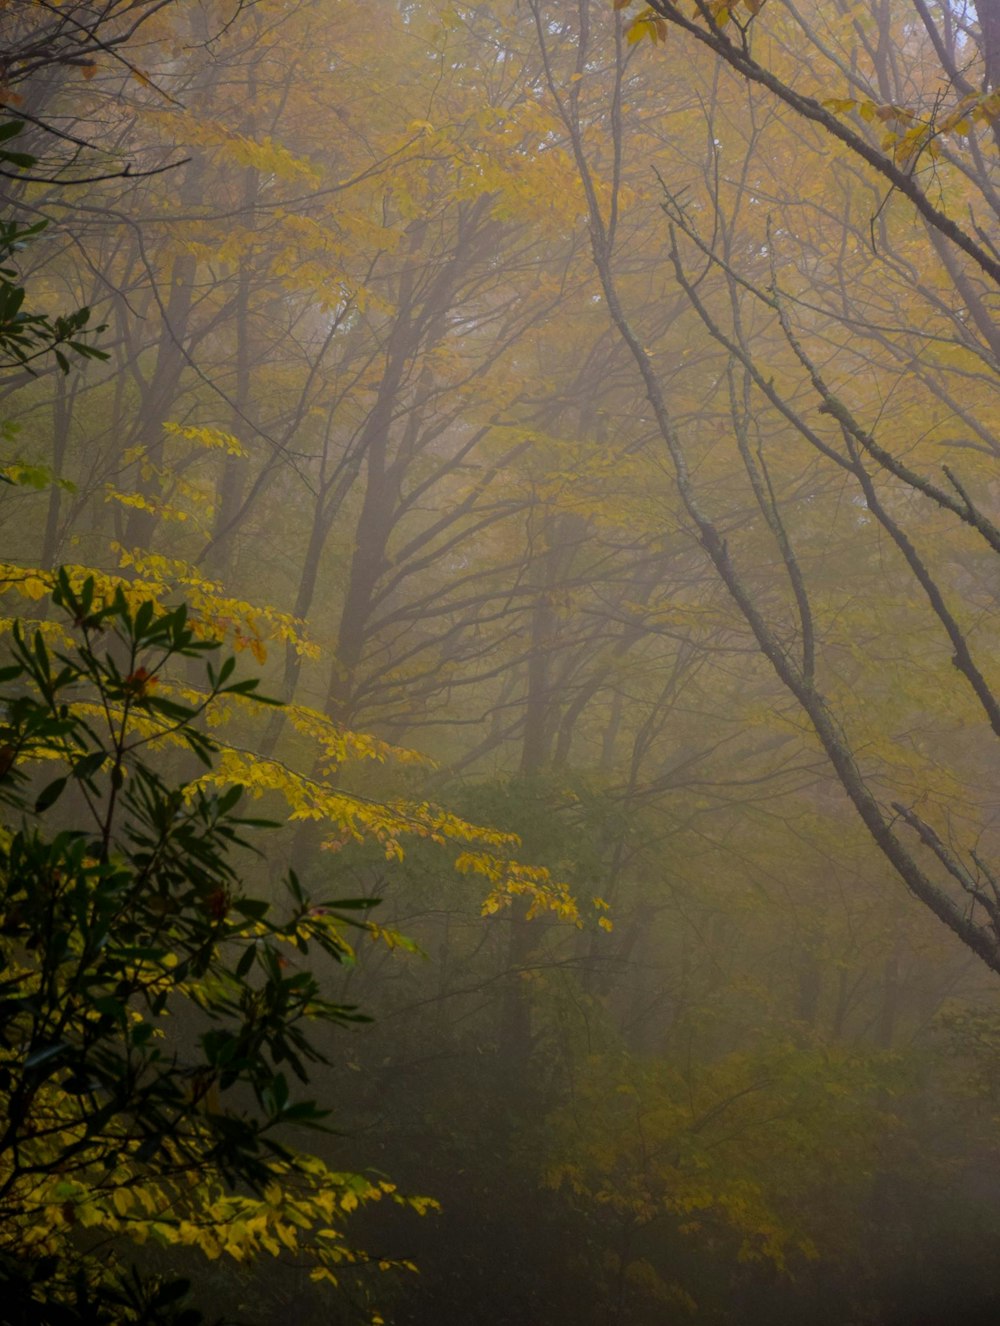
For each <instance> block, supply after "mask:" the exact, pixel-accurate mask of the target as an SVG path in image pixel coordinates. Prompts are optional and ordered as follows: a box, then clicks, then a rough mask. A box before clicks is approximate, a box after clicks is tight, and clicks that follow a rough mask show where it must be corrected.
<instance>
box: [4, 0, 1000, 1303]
mask: <svg viewBox="0 0 1000 1326" xmlns="http://www.w3.org/2000/svg"><path fill="white" fill-rule="evenodd" d="M140 20H141V21H140ZM0 21H2V23H3V26H4V29H5V31H6V32H9V34H10V39H9V42H8V43H6V44H7V47H8V55H7V57H6V58H5V65H4V67H5V70H6V75H5V82H4V83H3V85H2V87H0V97H2V99H3V104H4V116H5V119H6V120H8V121H17V122H19V123H21V124H22V125H23V128H22V130H21V132H20V133H19V134H18V135H17V143H16V146H17V149H18V150H19V151H22V152H24V153H25V154H27V155H30V157H31V158H32V159H33V164H32V165H31V167H30V169H28V168H25V167H24V166H23V164H22V165H20V166H18V165H17V163H14V165H13V166H12V168H11V169H8V170H5V171H4V172H3V174H2V176H0V178H2V179H3V182H4V185H5V195H6V198H7V215H8V216H11V217H17V218H19V219H20V221H21V223H22V224H24V225H31V224H34V223H35V222H37V221H39V220H44V221H46V223H47V224H46V227H45V229H44V230H42V231H40V232H38V233H37V234H35V235H34V236H32V237H31V241H30V243H27V244H26V245H25V246H24V247H23V248H21V249H20V251H19V252H18V253H17V255H16V263H17V280H18V281H20V282H23V284H24V286H25V287H26V289H27V290H28V292H29V295H30V300H31V307H32V308H36V309H41V310H43V311H45V312H47V313H49V314H51V315H52V316H55V315H57V314H59V313H62V312H64V311H66V310H70V309H75V308H78V307H80V306H88V307H89V308H90V309H91V310H92V314H91V318H90V324H89V325H90V326H92V327H93V326H96V325H101V326H102V327H103V330H102V331H101V333H100V335H99V336H98V337H97V338H96V340H91V339H90V338H88V344H91V343H92V344H95V345H99V346H100V348H101V349H102V351H103V352H105V353H106V355H107V358H106V359H105V360H102V361H98V360H93V359H91V360H89V361H88V362H86V363H84V362H81V361H80V360H79V357H78V356H75V355H73V354H71V353H69V352H68V351H67V352H66V354H65V356H64V361H63V362H62V363H60V362H58V361H57V360H56V359H54V358H52V359H46V360H43V361H39V362H38V363H33V364H32V365H31V366H30V367H31V369H32V370H33V371H31V372H29V371H28V370H27V369H26V368H24V367H21V366H19V365H17V364H14V365H12V366H10V367H9V368H7V369H5V371H4V374H3V377H2V378H0V397H2V406H0V409H2V413H3V418H4V421H5V438H4V440H5V446H6V451H7V461H8V463H7V469H6V472H7V475H8V477H9V478H10V479H12V480H13V481H14V482H13V483H11V484H9V485H6V486H5V487H4V489H3V492H2V494H0V504H2V520H3V529H4V534H5V543H4V553H5V558H6V560H5V563H4V579H5V583H6V587H7V591H8V592H7V600H6V607H5V612H6V614H7V615H8V617H9V618H11V619H14V618H16V619H19V620H21V621H22V622H25V623H32V622H37V623H38V625H39V627H40V629H42V631H43V632H45V633H48V634H49V636H50V637H51V638H57V632H58V630H59V629H60V628H59V627H58V625H57V623H56V622H55V620H54V619H53V616H52V612H51V609H50V607H49V605H48V601H47V594H48V591H49V588H50V586H51V585H52V583H53V581H54V575H55V572H56V569H57V568H58V567H60V566H67V567H69V568H70V576H71V578H72V579H73V581H74V583H76V584H79V583H82V582H83V580H84V579H85V578H86V577H87V576H88V575H90V576H93V578H94V580H95V584H96V585H97V586H98V587H99V589H100V590H101V591H102V592H108V591H110V590H111V588H112V587H113V586H114V585H116V584H121V585H122V586H123V587H124V589H125V591H126V593H127V595H128V597H129V601H131V602H139V601H141V600H144V599H146V600H152V601H153V602H155V603H156V604H157V605H158V606H159V607H160V608H162V607H164V606H165V605H169V604H174V603H177V602H179V601H181V600H184V601H186V602H187V603H188V604H189V605H190V609H191V612H192V616H193V620H194V621H195V623H196V626H197V629H198V630H199V631H202V632H204V633H208V634H215V635H221V636H223V637H224V638H225V639H226V641H227V643H228V644H229V646H230V647H231V648H233V649H235V650H237V651H238V652H241V653H244V654H245V655H246V656H247V657H248V658H250V659H252V660H253V662H254V664H255V666H256V668H257V669H258V670H259V673H260V675H261V677H262V683H263V687H264V689H265V690H267V691H268V692H269V693H270V694H272V695H275V696H278V697H280V698H281V699H282V700H284V701H285V702H286V705H285V707H284V708H280V709H278V708H275V709H268V710H260V709H251V708H250V707H248V706H243V705H241V704H240V703H238V702H236V701H235V700H234V701H233V702H231V703H228V704H213V705H212V706H211V707H210V710H209V711H208V712H207V714H206V718H207V721H208V722H209V723H210V725H211V729H212V733H213V736H214V739H215V740H216V741H217V742H218V743H219V747H220V751H219V756H218V760H217V763H216V771H215V774H214V775H213V777H214V778H215V779H216V781H217V782H218V784H220V785H228V784H230V783H237V782H238V783H241V784H243V785H245V786H247V787H248V788H249V789H250V790H251V792H252V793H253V794H255V795H257V796H259V797H260V799H261V813H262V814H265V815H267V816H269V817H272V818H280V819H288V820H289V821H291V823H290V824H289V826H288V828H287V829H286V831H285V833H284V835H282V839H281V843H282V845H281V846H280V847H279V846H276V845H275V844H273V843H270V844H268V854H267V857H266V859H265V860H263V861H261V862H258V863H257V864H253V863H252V862H251V863H250V864H249V865H248V866H247V870H248V871H249V874H250V876H251V877H252V881H253V884H254V887H255V888H257V890H258V891H263V892H269V891H272V892H276V891H277V889H278V887H279V880H280V878H281V876H282V874H283V873H284V871H285V869H286V868H287V867H288V866H289V865H292V866H294V867H295V869H296V870H297V871H298V874H299V876H300V877H301V879H302V880H303V881H304V882H305V884H306V885H307V886H308V887H309V888H322V887H325V881H328V880H330V879H331V878H332V879H333V880H334V881H335V890H334V891H335V893H336V894H338V895H339V896H341V897H345V896H346V897H378V898H380V899H381V900H382V901H381V903H380V905H379V907H378V909H377V910H375V911H372V912H371V914H370V921H371V934H372V938H373V939H374V940H375V941H376V942H373V943H369V942H368V941H367V940H366V941H365V942H364V943H362V944H361V945H360V946H357V948H356V954H355V956H353V957H352V958H351V960H350V961H348V962H342V963H341V964H340V967H339V974H338V975H336V976H335V977H334V976H330V977H325V978H324V979H325V980H326V981H327V983H328V988H327V989H325V993H326V994H327V996H328V997H329V998H331V999H334V1000H336V1001H339V1003H349V1004H352V1005H353V1004H357V1005H360V1006H361V1007H363V1008H364V1009H365V1010H366V1011H367V1012H369V1013H371V1014H372V1015H373V1016H374V1017H375V1023H374V1025H373V1026H367V1027H364V1028H358V1029H355V1030H345V1029H343V1028H340V1027H338V1028H337V1030H336V1033H335V1035H333V1036H332V1039H331V1042H330V1045H329V1046H328V1047H327V1052H328V1054H329V1056H330V1059H331V1063H330V1065H329V1066H327V1067H325V1068H319V1069H317V1070H314V1071H313V1073H312V1090H313V1092H314V1094H316V1095H317V1096H318V1098H319V1099H320V1101H321V1103H322V1104H323V1105H325V1106H327V1107H328V1108H330V1109H332V1111H333V1123H334V1125H335V1127H336V1129H337V1133H336V1135H334V1136H332V1137H330V1138H327V1139H325V1140H322V1141H321V1142H319V1143H317V1142H316V1141H315V1139H313V1140H312V1141H311V1142H310V1143H309V1145H310V1146H311V1147H313V1148H314V1149H318V1150H319V1151H320V1153H321V1154H322V1155H323V1158H324V1160H325V1161H327V1162H328V1163H329V1164H330V1165H332V1166H334V1167H337V1168H338V1169H339V1168H340V1167H343V1168H344V1169H350V1170H351V1171H352V1172H355V1173H360V1174H365V1175H367V1176H368V1180H367V1181H368V1182H369V1183H372V1182H373V1181H374V1182H375V1183H376V1185H377V1184H378V1183H379V1182H382V1181H383V1177H384V1176H386V1175H387V1176H389V1179H391V1181H392V1182H393V1183H394V1184H397V1185H398V1186H399V1189H400V1190H401V1191H403V1192H407V1193H417V1194H427V1195H429V1196H431V1197H433V1198H436V1199H437V1200H438V1201H439V1202H440V1203H441V1211H440V1212H439V1213H437V1214H426V1215H425V1216H424V1218H422V1219H420V1218H418V1216H417V1215H416V1214H415V1213H414V1211H413V1209H412V1207H410V1206H406V1205H405V1204H399V1205H396V1206H393V1207H391V1208H389V1207H387V1206H386V1204H385V1203H383V1202H378V1203H376V1204H375V1205H373V1206H370V1207H369V1208H368V1209H366V1210H364V1211H362V1212H359V1213H358V1214H357V1217H356V1219H355V1221H354V1225H355V1226H356V1230H357V1234H356V1237H357V1240H358V1244H359V1246H360V1245H362V1244H363V1245H364V1246H366V1247H369V1248H371V1249H373V1250H374V1253H373V1256H374V1261H375V1263H376V1264H377V1263H378V1262H380V1261H381V1262H382V1263H384V1264H385V1266H386V1267H388V1268H390V1269H388V1270H386V1271H385V1272H383V1273H376V1275H375V1276H374V1280H373V1282H371V1283H369V1282H358V1283H355V1282H354V1281H353V1280H351V1282H350V1283H348V1282H347V1281H346V1280H344V1279H343V1278H342V1277H341V1278H340V1280H339V1282H338V1283H336V1284H334V1283H331V1280H330V1279H326V1280H324V1279H322V1278H319V1279H316V1280H312V1279H310V1267H309V1265H308V1264H307V1262H306V1260H304V1258H303V1256H302V1255H301V1250H292V1249H290V1248H288V1247H286V1248H284V1249H279V1252H278V1256H277V1258H276V1259H275V1260H271V1261H268V1260H264V1261H252V1262H249V1263H248V1262H247V1261H245V1260H240V1259H237V1258H236V1257H234V1256H227V1255H226V1254H225V1252H223V1255H222V1256H214V1255H213V1256H211V1257H210V1260H208V1261H207V1262H204V1263H200V1264H199V1263H194V1262H191V1261H190V1260H185V1258H191V1257H193V1256H195V1255H196V1251H197V1250H195V1252H189V1253H176V1252H175V1253H171V1251H170V1250H169V1249H164V1250H162V1251H161V1252H158V1253H156V1254H155V1257H154V1254H153V1253H152V1252H150V1251H149V1250H148V1247H145V1246H144V1250H143V1252H142V1253H141V1254H137V1255H139V1256H140V1260H141V1259H142V1258H143V1257H144V1258H146V1260H147V1262H148V1261H149V1260H150V1259H151V1258H152V1259H153V1262H154V1264H155V1265H157V1266H159V1263H158V1262H156V1257H162V1258H163V1259H165V1260H164V1263H163V1264H164V1265H169V1266H174V1265H175V1264H176V1265H179V1266H180V1267H181V1268H186V1269H187V1271H188V1273H190V1274H192V1275H193V1277H194V1279H195V1281H196V1293H195V1301H196V1302H197V1303H198V1305H199V1306H200V1307H201V1308H202V1309H203V1310H204V1311H206V1312H208V1313H209V1314H211V1313H213V1312H214V1313H219V1312H225V1313H226V1314H230V1315H239V1316H240V1317H241V1318H242V1319H245V1320H253V1321H272V1320H275V1319H276V1318H277V1317H278V1315H279V1314H280V1313H282V1312H286V1311H288V1310H289V1308H290V1307H294V1310H295V1312H296V1315H297V1318H299V1319H301V1320H302V1321H304V1322H306V1321H312V1320H315V1321H321V1320H322V1321H330V1320H339V1319H343V1320H344V1321H351V1320H357V1319H362V1320H364V1319H368V1320H372V1319H373V1317H372V1313H373V1312H375V1313H376V1315H378V1316H381V1317H382V1318H383V1319H385V1320H391V1321H393V1322H397V1323H400V1326H402V1324H403V1323H424V1322H431V1321H435V1322H441V1321H446V1322H447V1321H456V1322H457V1321H464V1320H474V1321H476V1322H482V1323H518V1326H523V1324H524V1323H540V1324H541V1323H547V1322H552V1323H557V1322H559V1323H561V1322H565V1321H574V1322H580V1323H591V1322H593V1323H595V1324H596V1323H606V1322H620V1323H624V1322H630V1323H646V1322H649V1323H660V1322H665V1321H683V1320H688V1319H693V1320H698V1319H701V1320H704V1321H706V1322H720V1323H721V1322H732V1321H750V1322H756V1321H760V1322H764V1321H767V1322H769V1323H770V1322H789V1323H796V1322H802V1321H806V1320H808V1321H810V1322H816V1323H825V1322H829V1323H831V1326H832V1324H833V1323H838V1324H839V1323H845V1322H857V1323H874V1322H900V1323H903V1322H914V1323H915V1322H917V1321H920V1320H926V1321H930V1320H936V1319H937V1317H935V1313H938V1314H940V1316H941V1319H942V1320H956V1316H955V1315H954V1314H955V1313H956V1312H957V1311H960V1312H961V1313H963V1314H965V1315H964V1319H966V1320H969V1319H971V1318H972V1314H973V1313H974V1312H976V1311H980V1310H981V1311H983V1312H988V1311H991V1310H995V1309H996V1306H997V1303H996V1297H995V1289H994V1286H993V1283H992V1282H993V1274H992V1268H993V1267H994V1266H995V1264H996V1256H997V1251H998V1244H1000V1172H998V1162H1000V1155H998V1145H997V1116H998V1091H1000V1074H998V1061H997V1047H998V1037H1000V1022H998V1018H997V1014H998V1008H997V1002H996V1001H997V993H996V973H997V971H998V969H1000V956H998V955H1000V937H998V934H1000V932H998V917H1000V911H998V909H1000V894H998V891H997V878H998V877H997V872H996V869H995V868H994V867H993V865H992V864H991V862H992V861H995V860H996V856H997V829H996V812H997V797H996V792H995V786H996V780H995V777H994V776H993V773H994V769H995V763H994V756H993V743H994V741H995V739H996V736H997V735H1000V705H998V703H997V700H996V698H995V697H996V687H997V684H998V683H1000V677H998V675H997V668H996V664H995V659H996V657H997V626H996V601H997V588H996V587H997V580H996V569H995V568H996V563H995V554H996V553H997V551H998V550H1000V535H998V534H997V525H996V522H997V521H998V520H1000V512H998V511H997V498H998V493H997V483H996V456H997V447H998V443H997V426H996V424H997V405H996V370H997V359H998V354H1000V339H998V335H997V330H996V304H997V291H996V285H997V275H998V271H1000V259H998V257H997V250H996V247H995V246H996V242H997V240H996V237H997V229H996V218H997V214H998V211H1000V197H998V194H997V187H998V178H997V175H998V168H997V157H996V153H997V127H996V116H997V112H998V110H1000V105H998V102H997V97H996V92H995V89H996V87H997V85H998V83H1000V21H998V20H997V18H996V16H995V15H994V7H993V5H992V4H991V5H986V4H980V5H979V6H978V8H973V7H971V6H963V5H951V4H947V5H928V4H926V3H925V0H912V3H909V0H862V3H860V4H848V3H846V2H845V3H839V0H838V3H834V4H828V5H812V6H806V7H805V8H802V7H800V6H797V5H795V4H793V3H791V0H767V4H766V5H760V4H758V3H754V4H745V5H743V6H740V7H735V6H734V7H733V9H732V11H730V9H729V8H727V7H724V6H721V5H718V4H712V5H704V6H701V5H699V6H693V7H692V6H688V7H687V8H686V9H681V8H679V7H675V6H673V5H670V4H668V3H659V0H657V3H655V4H654V6H653V7H652V8H650V9H648V10H641V9H637V8H631V9H630V8H629V7H628V6H622V7H619V8H618V9H617V10H616V9H614V8H612V7H610V6H608V5H606V4H604V3H598V4H589V3H587V2H586V0H581V2H580V3H579V4H578V5H555V4H549V5H546V4H541V3H538V2H537V0H527V2H526V3H524V4H517V3H511V4H509V5H505V4H495V5H492V6H485V5H483V6H475V7H465V6H454V5H446V4H429V5H421V4H412V5H410V4H405V5H404V4H400V5H393V4H389V3H379V4H377V5H374V6H373V5H366V6H359V5H352V4H349V3H335V2H334V0H301V2H298V3H296V2H294V0H257V3H253V4H249V3H244V4H236V3H226V2H225V0H211V3H209V2H208V0H205V3H188V2H187V0H174V3H172V4H157V3H152V2H151V3H148V4H147V3H142V2H141V0H140V3H133V4H121V3H116V2H115V0H105V3H103V4H98V3H93V4H87V5H84V4H71V3H68V0H67V2H65V3H63V4H62V5H58V4H54V3H53V4H49V3H33V4H31V5H16V4H15V5H7V6H5V7H3V8H2V9H0ZM10 141H12V140H10ZM4 146H10V142H8V140H5V143H4ZM74 180H75V181H76V183H75V184H74V183H72V181H74ZM171 684H172V685H173V686H174V688H175V690H176V691H177V693H180V691H181V690H182V689H183V688H185V687H186V688H188V691H189V692H190V691H191V689H192V688H194V689H196V687H197V684H198V679H197V678H196V677H195V675H194V672H193V670H192V668H191V667H190V666H187V665H184V666H180V667H179V669H178V670H177V672H176V675H174V676H173V677H172V679H171ZM261 715H263V717H262V716H261ZM173 758H174V757H173V756H172V755H170V754H169V753H168V754H167V755H165V756H164V759H165V761H166V762H167V766H168V767H172V766H170V761H171V760H172V759H173ZM439 807H446V808H447V809H444V810H442V809H439ZM478 825H488V826H491V828H490V829H478V828H477V827H475V826H478ZM511 835H516V841H515V839H514V838H513V837H511ZM276 842H277V836H276V837H275V843H276ZM525 863H526V864H525ZM241 869H243V867H242V865H241ZM908 890H909V891H908ZM922 904H923V905H922ZM609 918H610V919H609ZM942 922H943V924H942ZM403 936H406V937H407V938H406V939H405V940H404V939H403V938H402V937H403ZM415 950H416V951H415ZM354 1204H356V1203H348V1206H350V1205H354ZM418 1206H420V1209H424V1208H423V1206H422V1204H419V1203H418ZM342 1214H343V1213H342ZM115 1233H116V1237H117V1238H119V1239H120V1238H121V1234H122V1231H121V1230H116V1231H115ZM352 1237H354V1235H353V1233H352ZM203 1251H204V1249H203ZM209 1251H210V1252H213V1251H217V1250H211V1249H210V1250H209ZM172 1255H173V1256H175V1258H179V1260H178V1261H176V1263H175V1262H171V1261H170V1260H169V1259H170V1257H171V1256H172ZM406 1262H413V1263H415V1264H416V1265H417V1266H419V1274H413V1273H412V1272H409V1271H407V1270H406V1268H405V1266H403V1265H402V1263H406ZM371 1302H375V1303H377V1304H378V1307H377V1308H375V1309H373V1308H371V1307H370V1303H371ZM949 1314H951V1315H949Z"/></svg>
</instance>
